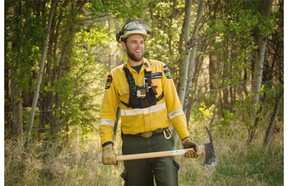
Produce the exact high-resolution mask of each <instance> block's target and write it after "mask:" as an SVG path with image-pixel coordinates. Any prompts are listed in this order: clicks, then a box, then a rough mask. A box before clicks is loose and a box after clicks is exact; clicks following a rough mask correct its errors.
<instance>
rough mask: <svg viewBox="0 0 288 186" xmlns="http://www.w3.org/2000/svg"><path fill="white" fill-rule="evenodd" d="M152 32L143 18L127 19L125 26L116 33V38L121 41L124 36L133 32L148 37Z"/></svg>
mask: <svg viewBox="0 0 288 186" xmlns="http://www.w3.org/2000/svg"><path fill="white" fill-rule="evenodd" d="M150 33H151V29H150V27H149V26H147V25H146V23H145V22H144V21H142V20H139V19H137V20H132V21H127V23H126V24H125V25H124V26H123V28H122V29H121V31H120V32H118V33H117V35H116V40H117V41H118V42H121V41H122V40H123V39H124V38H127V37H128V36H130V35H132V34H141V35H143V36H144V38H145V39H146V38H147V36H148V35H149V34H150Z"/></svg>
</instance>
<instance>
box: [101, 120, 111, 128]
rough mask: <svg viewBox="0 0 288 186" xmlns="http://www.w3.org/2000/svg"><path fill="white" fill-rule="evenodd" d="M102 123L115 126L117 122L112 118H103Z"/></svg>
mask: <svg viewBox="0 0 288 186" xmlns="http://www.w3.org/2000/svg"><path fill="white" fill-rule="evenodd" d="M100 125H110V126H112V127H114V125H115V122H114V121H113V120H111V119H101V120H100Z"/></svg>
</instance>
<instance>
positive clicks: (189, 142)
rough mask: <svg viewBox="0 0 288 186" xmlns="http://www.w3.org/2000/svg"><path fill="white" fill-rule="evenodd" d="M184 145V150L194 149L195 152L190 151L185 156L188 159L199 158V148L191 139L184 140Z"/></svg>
mask: <svg viewBox="0 0 288 186" xmlns="http://www.w3.org/2000/svg"><path fill="white" fill-rule="evenodd" d="M182 145H183V148H184V149H189V148H193V150H189V151H188V152H186V153H185V155H184V156H185V157H186V158H198V157H199V155H198V154H197V151H198V147H197V145H196V143H194V142H193V141H192V139H191V138H190V137H187V138H184V139H183V140H182Z"/></svg>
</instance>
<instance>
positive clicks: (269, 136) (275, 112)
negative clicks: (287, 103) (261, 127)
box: [263, 91, 283, 147]
mask: <svg viewBox="0 0 288 186" xmlns="http://www.w3.org/2000/svg"><path fill="white" fill-rule="evenodd" d="M282 97H283V91H281V92H280V95H279V96H276V100H275V105H274V109H273V113H272V116H271V118H270V122H269V126H268V128H267V130H266V135H265V138H264V141H263V146H264V147H268V146H269V145H270V143H271V141H272V137H273V132H274V126H275V120H276V117H277V115H278V112H279V108H280V101H281V100H282Z"/></svg>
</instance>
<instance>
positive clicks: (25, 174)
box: [5, 129, 284, 186]
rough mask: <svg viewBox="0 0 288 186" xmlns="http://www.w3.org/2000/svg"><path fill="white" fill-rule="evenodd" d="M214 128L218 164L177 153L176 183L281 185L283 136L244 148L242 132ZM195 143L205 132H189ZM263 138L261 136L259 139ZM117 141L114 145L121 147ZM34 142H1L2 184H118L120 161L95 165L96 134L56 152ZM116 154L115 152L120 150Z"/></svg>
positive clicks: (96, 152) (52, 185)
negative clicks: (206, 163)
mask: <svg viewBox="0 0 288 186" xmlns="http://www.w3.org/2000/svg"><path fill="white" fill-rule="evenodd" d="M227 130H229V131H227V132H226V133H227V134H229V135H226V133H225V132H224V133H219V132H217V130H216V129H215V131H213V134H214V140H215V141H214V143H215V150H216V153H217V160H218V165H217V166H216V167H205V166H203V165H202V162H203V160H204V158H203V157H200V158H198V159H186V158H184V157H177V161H178V163H179V165H180V170H179V185H180V186H186V185H187V186H189V185H196V186H210V185H211V186H212V185H213V186H218V185H219V186H220V185H221V186H222V185H225V186H226V185H231V186H234V185H235V186H242V185H243V186H246V185H253V186H258V185H259V186H260V185H261V186H266V185H267V186H274V185H275V186H276V185H277V186H281V185H283V184H284V165H283V164H284V155H283V154H284V153H283V136H281V135H279V134H278V135H277V136H275V138H274V142H272V144H271V146H270V147H269V148H268V149H263V148H262V147H261V143H260V142H261V140H258V142H257V141H256V143H255V144H254V145H253V146H251V147H250V148H249V149H248V148H247V146H246V140H243V139H246V138H245V133H243V132H242V133H241V132H239V131H241V130H240V129H237V130H239V131H238V132H237V130H236V131H235V129H227ZM194 134H195V135H197V137H195V140H196V141H197V142H199V143H200V142H201V143H202V142H204V141H205V140H204V141H203V139H206V133H205V132H203V131H202V130H200V129H199V130H196V131H194ZM258 138H259V139H262V138H261V137H258ZM120 145H121V144H120V142H118V145H117V146H118V149H120ZM54 151H55V150H53V149H52V148H51V149H44V148H42V147H41V144H40V143H39V144H34V147H32V148H31V150H30V151H29V153H25V151H24V149H23V147H22V146H21V145H18V144H17V143H15V142H11V141H6V142H5V185H13V186H14V185H29V186H30V185H32V186H33V185H44V186H46V185H47V186H50V185H51V186H58V185H59V186H62V185H69V186H70V185H71V186H74V185H75V186H76V185H80V186H86V185H99V186H114V185H116V186H117V185H123V182H122V179H121V177H120V174H121V172H122V170H123V163H119V164H118V165H117V166H105V165H102V164H101V163H100V161H99V160H100V152H101V149H100V144H99V138H96V137H95V139H92V140H89V141H83V142H79V141H75V142H70V143H69V144H67V145H66V146H65V147H64V148H63V149H62V150H61V152H60V153H57V155H55V153H54ZM119 152H120V151H119Z"/></svg>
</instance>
